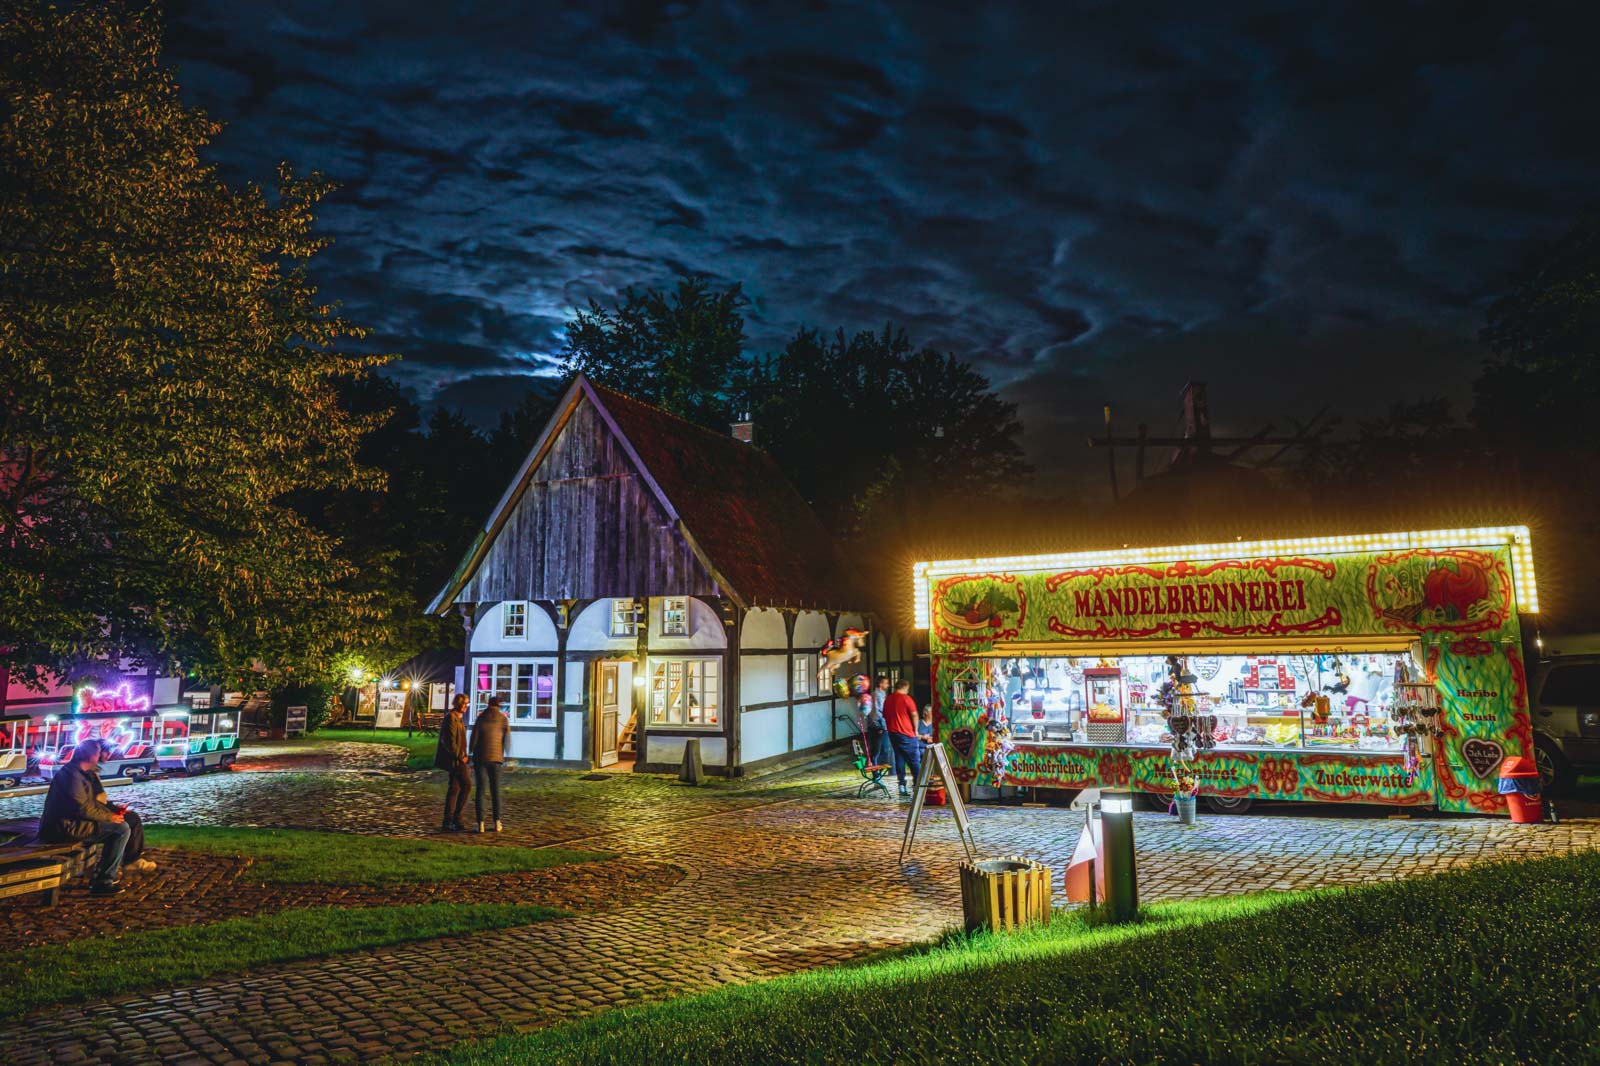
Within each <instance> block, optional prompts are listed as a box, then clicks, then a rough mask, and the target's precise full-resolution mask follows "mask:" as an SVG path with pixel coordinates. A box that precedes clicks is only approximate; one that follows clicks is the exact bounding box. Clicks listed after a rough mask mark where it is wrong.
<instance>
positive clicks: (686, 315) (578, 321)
mask: <svg viewBox="0 0 1600 1066" xmlns="http://www.w3.org/2000/svg"><path fill="white" fill-rule="evenodd" d="M746 302H747V301H746V300H745V297H744V294H743V292H742V291H741V290H740V287H739V286H738V285H730V286H729V287H727V288H726V289H714V288H712V287H711V283H710V282H709V281H707V280H706V279H705V278H684V279H681V280H680V281H679V282H678V286H677V288H676V289H675V290H673V291H672V292H670V293H668V292H666V291H664V290H661V289H644V290H637V289H633V288H629V289H627V290H626V291H625V292H624V293H623V294H622V299H621V300H619V301H618V302H617V304H616V306H615V307H613V308H606V307H604V306H602V305H601V304H600V303H598V302H597V301H595V300H590V301H589V306H588V308H587V309H586V310H579V311H578V312H577V313H576V314H575V315H574V316H573V318H572V320H571V321H570V322H568V323H567V347H566V365H565V369H566V370H567V372H568V373H575V372H580V371H581V372H582V373H584V374H586V375H588V376H589V378H590V379H591V380H593V381H595V382H597V383H598V384H601V385H605V386H608V387H610V388H613V389H616V390H618V391H619V392H625V393H627V394H628V395H630V396H632V397H634V398H635V399H639V400H643V401H644V402H646V403H650V404H654V405H655V406H657V407H660V408H662V409H664V410H667V411H671V412H672V413H673V414H675V415H679V416H681V417H683V418H686V419H688V420H689V421H691V422H698V423H699V424H701V425H703V426H707V427H709V428H712V429H716V430H719V431H721V430H725V429H726V428H727V423H728V421H729V418H730V415H731V414H732V413H733V411H734V408H735V406H736V404H737V403H738V401H739V399H740V393H741V383H742V381H743V375H744V373H745V370H746V364H745V361H744V314H743V311H742V309H743V307H744V305H745V303H746Z"/></svg>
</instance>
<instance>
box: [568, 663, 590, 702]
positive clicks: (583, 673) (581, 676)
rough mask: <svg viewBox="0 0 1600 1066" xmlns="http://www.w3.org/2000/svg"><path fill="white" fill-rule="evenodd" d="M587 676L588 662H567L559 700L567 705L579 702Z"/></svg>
mask: <svg viewBox="0 0 1600 1066" xmlns="http://www.w3.org/2000/svg"><path fill="white" fill-rule="evenodd" d="M588 678H589V664H588V663H587V662H581V663H567V673H566V677H564V678H562V679H561V680H562V685H561V702H562V703H564V704H567V705H568V706H572V705H576V704H580V703H582V702H583V701H584V699H585V698H586V697H585V693H584V689H585V687H586V686H585V684H584V682H586V681H587V680H588Z"/></svg>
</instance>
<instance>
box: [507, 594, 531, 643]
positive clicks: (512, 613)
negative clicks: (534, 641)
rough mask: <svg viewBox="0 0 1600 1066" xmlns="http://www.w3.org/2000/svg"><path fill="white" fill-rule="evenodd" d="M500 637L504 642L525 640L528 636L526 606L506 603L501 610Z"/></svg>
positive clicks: (524, 604)
mask: <svg viewBox="0 0 1600 1066" xmlns="http://www.w3.org/2000/svg"><path fill="white" fill-rule="evenodd" d="M502 612H503V613H502V614H501V618H502V619H503V622H502V629H501V632H502V635H503V636H504V637H505V639H506V640H525V639H527V636H528V605H527V604H526V603H508V604H506V605H505V607H503V608H502Z"/></svg>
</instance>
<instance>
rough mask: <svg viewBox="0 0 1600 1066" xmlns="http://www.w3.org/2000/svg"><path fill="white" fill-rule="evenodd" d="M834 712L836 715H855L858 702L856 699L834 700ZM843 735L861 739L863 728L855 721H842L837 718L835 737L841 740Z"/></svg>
mask: <svg viewBox="0 0 1600 1066" xmlns="http://www.w3.org/2000/svg"><path fill="white" fill-rule="evenodd" d="M833 713H834V714H836V715H840V714H843V715H854V714H856V702H855V701H854V700H834V701H833ZM843 737H855V738H856V739H858V740H859V739H860V738H861V730H860V729H859V728H858V727H857V726H856V725H855V723H854V722H841V721H840V720H839V719H838V718H835V719H834V720H833V739H835V740H839V739H841V738H843Z"/></svg>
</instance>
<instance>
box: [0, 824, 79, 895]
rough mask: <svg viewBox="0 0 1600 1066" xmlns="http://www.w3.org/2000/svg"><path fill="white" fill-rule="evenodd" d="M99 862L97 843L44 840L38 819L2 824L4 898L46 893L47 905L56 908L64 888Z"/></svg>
mask: <svg viewBox="0 0 1600 1066" xmlns="http://www.w3.org/2000/svg"><path fill="white" fill-rule="evenodd" d="M6 837H9V838H10V839H3V838H6ZM99 861H100V845H99V844H97V843H92V842H88V841H81V842H79V841H74V842H70V843H66V844H46V843H44V842H43V841H41V840H40V839H39V819H37V818H19V819H16V820H14V821H9V822H0V899H6V898H8V897H11V896H29V895H33V894H34V893H43V894H44V899H43V903H44V905H45V906H47V907H51V906H54V905H55V903H56V901H57V899H58V898H59V897H60V894H61V886H62V885H64V884H66V883H67V882H69V881H71V880H72V879H73V878H75V877H79V876H82V875H84V874H87V873H88V872H89V871H90V870H92V869H94V867H95V864H96V863H98V862H99Z"/></svg>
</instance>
